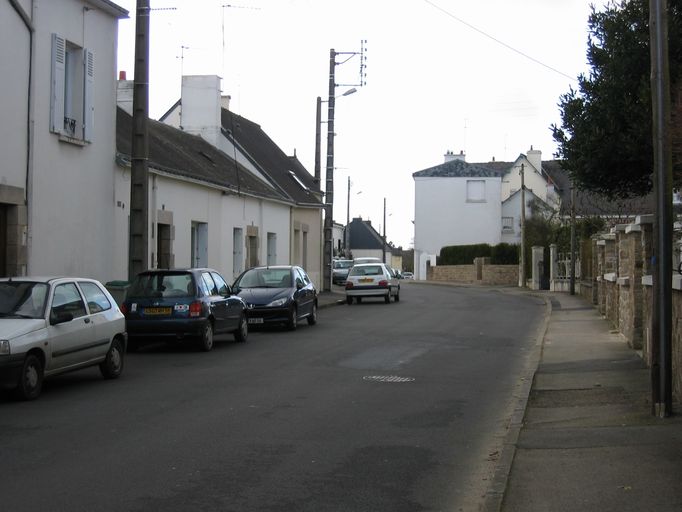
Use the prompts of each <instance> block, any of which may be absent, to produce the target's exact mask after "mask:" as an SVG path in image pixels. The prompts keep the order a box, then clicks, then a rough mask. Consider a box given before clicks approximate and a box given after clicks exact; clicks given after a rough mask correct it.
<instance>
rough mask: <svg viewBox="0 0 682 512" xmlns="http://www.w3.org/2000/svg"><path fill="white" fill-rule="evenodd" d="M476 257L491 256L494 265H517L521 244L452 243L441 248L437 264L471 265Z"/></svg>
mask: <svg viewBox="0 0 682 512" xmlns="http://www.w3.org/2000/svg"><path fill="white" fill-rule="evenodd" d="M475 258H490V263H491V264H493V265H517V264H518V263H519V246H518V245H516V244H497V245H490V244H474V245H450V246H447V247H443V248H442V249H441V250H440V255H439V256H438V258H437V259H436V264H437V265H471V264H473V262H474V259H475Z"/></svg>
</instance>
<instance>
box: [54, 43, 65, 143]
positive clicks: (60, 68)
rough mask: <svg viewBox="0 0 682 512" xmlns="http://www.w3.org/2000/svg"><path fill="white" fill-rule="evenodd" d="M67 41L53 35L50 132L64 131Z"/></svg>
mask: <svg viewBox="0 0 682 512" xmlns="http://www.w3.org/2000/svg"><path fill="white" fill-rule="evenodd" d="M65 61H66V41H65V40H64V38H63V37H59V36H58V35H57V34H52V87H51V91H50V131H52V132H54V133H62V131H63V130H64V81H65V80H66V65H65Z"/></svg>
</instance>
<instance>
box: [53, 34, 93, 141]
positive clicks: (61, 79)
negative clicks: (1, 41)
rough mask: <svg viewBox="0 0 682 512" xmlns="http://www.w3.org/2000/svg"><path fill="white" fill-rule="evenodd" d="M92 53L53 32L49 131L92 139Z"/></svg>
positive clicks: (73, 138)
mask: <svg viewBox="0 0 682 512" xmlns="http://www.w3.org/2000/svg"><path fill="white" fill-rule="evenodd" d="M94 87H95V57H94V54H93V52H92V51H91V50H89V49H87V48H81V47H80V46H78V45H76V44H74V43H72V42H70V41H67V40H66V39H65V38H63V37H61V36H60V35H59V34H52V54H51V83H50V131H51V132H52V133H56V134H58V135H60V136H62V137H64V138H65V140H81V141H85V142H91V141H92V138H93V128H94V119H95V109H94Z"/></svg>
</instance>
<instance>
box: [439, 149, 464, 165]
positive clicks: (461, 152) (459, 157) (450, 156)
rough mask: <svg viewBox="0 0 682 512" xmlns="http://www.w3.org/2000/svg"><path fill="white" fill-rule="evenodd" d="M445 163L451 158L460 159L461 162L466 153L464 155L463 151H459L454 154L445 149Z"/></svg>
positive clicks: (450, 160) (451, 159)
mask: <svg viewBox="0 0 682 512" xmlns="http://www.w3.org/2000/svg"><path fill="white" fill-rule="evenodd" d="M444 157H445V163H446V164H447V163H448V162H452V161H453V160H460V161H461V162H464V161H465V160H466V155H464V151H460V152H459V155H455V154H454V153H453V152H452V151H450V150H447V151H446V152H445V155H444Z"/></svg>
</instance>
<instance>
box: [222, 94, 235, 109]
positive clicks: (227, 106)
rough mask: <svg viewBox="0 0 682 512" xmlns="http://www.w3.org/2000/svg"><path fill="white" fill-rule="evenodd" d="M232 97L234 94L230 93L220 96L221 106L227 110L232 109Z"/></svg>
mask: <svg viewBox="0 0 682 512" xmlns="http://www.w3.org/2000/svg"><path fill="white" fill-rule="evenodd" d="M231 99H232V96H230V95H229V94H224V95H222V96H221V97H220V106H221V107H222V108H224V109H225V110H230V100H231Z"/></svg>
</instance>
